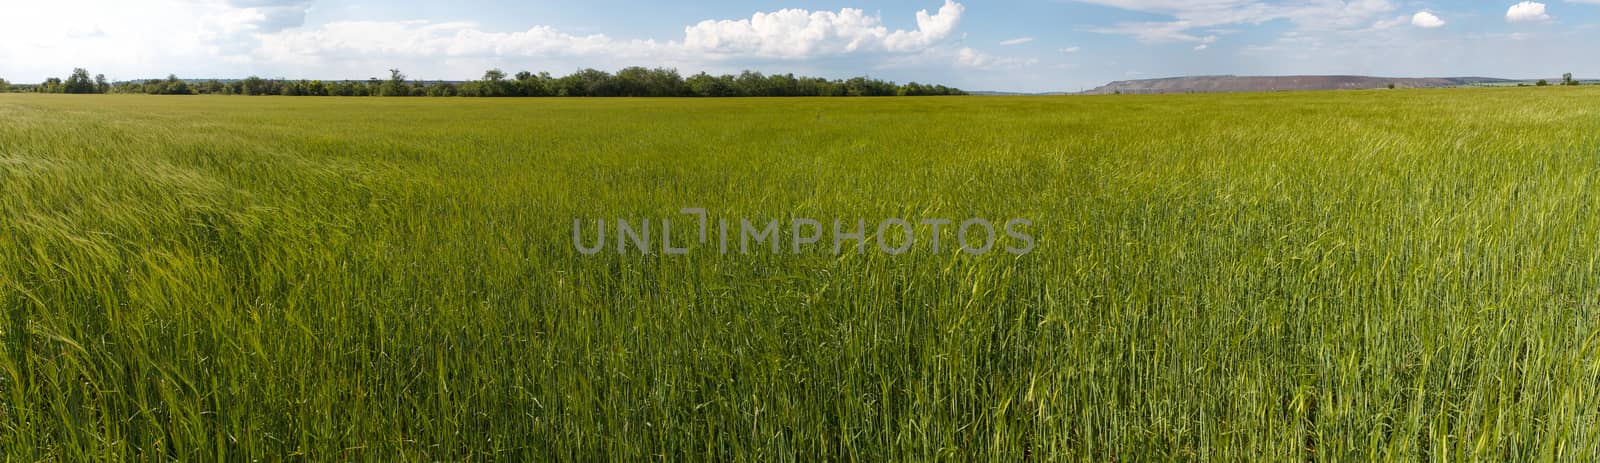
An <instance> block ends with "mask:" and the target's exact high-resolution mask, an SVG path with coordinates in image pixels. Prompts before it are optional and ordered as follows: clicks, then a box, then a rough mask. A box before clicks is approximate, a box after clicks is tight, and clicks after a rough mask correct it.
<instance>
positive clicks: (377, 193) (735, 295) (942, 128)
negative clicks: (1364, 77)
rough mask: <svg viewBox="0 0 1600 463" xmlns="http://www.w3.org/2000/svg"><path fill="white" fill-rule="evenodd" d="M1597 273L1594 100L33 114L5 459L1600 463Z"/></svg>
mask: <svg viewBox="0 0 1600 463" xmlns="http://www.w3.org/2000/svg"><path fill="white" fill-rule="evenodd" d="M691 207H703V208H705V209H706V210H707V211H708V214H709V216H710V218H711V219H712V220H716V219H718V218H752V219H757V218H760V219H777V220H780V221H783V223H789V221H791V220H792V219H794V218H798V217H811V218H816V219H819V220H823V221H824V223H828V222H831V221H832V220H833V219H836V218H838V219H844V220H847V221H854V220H855V219H865V220H866V221H867V222H868V223H869V224H875V223H877V221H879V220H882V219H884V218H890V217H902V218H906V219H907V220H910V221H912V222H915V221H916V219H917V218H926V217H947V218H953V219H956V220H957V221H960V220H962V219H965V218H969V217H982V218H988V219H990V220H994V221H996V222H997V223H999V222H1003V221H1004V220H1006V219H1009V218H1027V219H1030V220H1031V221H1032V223H1033V225H1032V227H1030V228H1029V229H1028V231H1029V232H1030V233H1031V235H1032V237H1034V238H1035V239H1036V240H1037V247H1036V248H1035V249H1033V250H1032V252H1030V253H1026V254H1023V255H1016V254H1012V253H1006V252H991V253H987V254H983V255H972V254H968V253H963V252H953V250H951V249H945V250H944V252H940V253H935V252H933V251H932V250H931V249H924V248H920V247H919V248H917V249H914V250H913V251H912V252H909V253H906V254H903V255H897V256H896V255H888V254H886V253H883V252H878V251H877V250H874V249H871V248H872V247H875V246H876V245H877V244H878V243H876V242H875V241H873V240H871V239H868V242H869V243H868V246H869V250H868V252H865V253H852V252H845V253H842V254H840V255H835V254H834V253H832V252H829V251H831V249H826V248H827V247H828V246H819V247H815V248H808V249H805V250H803V252H801V253H799V254H794V253H790V252H787V251H785V252H778V253H772V252H758V253H749V254H741V253H728V254H722V253H720V252H717V250H708V249H705V247H706V245H704V244H696V243H691V244H690V245H689V247H690V248H691V249H693V250H692V251H691V252H690V253H689V254H688V255H664V254H663V253H661V252H652V253H649V254H643V253H638V252H623V253H619V252H616V249H615V246H613V247H612V248H610V250H609V251H608V252H600V253H597V254H595V255H584V254H582V253H580V252H579V251H578V250H577V249H576V247H575V243H574V237H573V232H574V231H573V224H574V220H581V221H583V222H582V223H584V224H587V225H588V226H589V227H590V228H592V227H593V224H594V220H596V219H604V220H607V221H609V220H611V219H613V218H628V219H634V218H671V219H673V221H674V222H673V225H674V227H676V226H678V225H680V223H679V222H678V221H679V220H682V223H685V224H686V223H689V222H690V220H689V217H690V216H685V215H683V214H681V213H680V210H681V209H683V208H691ZM608 223H609V222H608ZM674 231H675V232H676V231H677V229H676V228H674ZM786 232H787V230H785V233H786ZM915 232H916V233H917V234H918V242H925V241H927V240H929V239H931V238H932V236H931V235H932V231H931V230H929V229H927V228H925V227H917V228H916V229H915ZM941 233H942V235H941V238H942V239H943V240H944V241H945V242H947V243H949V242H953V241H954V240H955V235H954V231H952V230H949V229H946V230H944V231H942V232H941ZM592 236H593V235H589V237H590V238H588V239H592ZM608 237H610V235H608ZM826 239H827V238H825V239H824V240H826ZM824 243H826V241H824ZM829 244H831V243H829ZM787 245H788V243H785V246H787ZM1597 265H1600V89H1597V88H1592V87H1574V88H1538V89H1533V88H1527V89H1518V88H1483V89H1447V90H1414V91H1399V92H1396V91H1352V92H1314V93H1278V94H1235V95H1167V96H1104V97H1038V98H985V97H950V98H896V99H872V98H838V99H806V98H794V99H732V100H729V99H667V100H658V99H589V100H571V99H523V100H496V99H455V98H440V99H403V98H396V99H330V98H316V97H304V98H277V97H261V98H250V97H156V96H128V95H95V96H70V95H21V94H3V95H0V310H3V311H4V314H3V315H4V316H3V317H0V458H3V459H6V460H17V461H37V460H56V461H85V460H100V459H148V460H183V461H205V460H224V459H226V460H250V459H263V460H269V461H271V460H276V459H286V458H287V459H309V460H323V461H325V460H377V461H398V460H400V459H405V460H509V461H525V460H531V459H550V460H562V461H571V460H616V461H644V460H661V461H682V460H694V459H707V460H733V461H741V460H759V461H772V460H775V461H884V460H891V459H894V460H942V459H948V460H954V461H1016V460H1064V461H1162V460H1168V459H1178V460H1186V459H1194V460H1214V461H1237V460H1242V459H1252V458H1254V459H1261V460H1268V461H1297V460H1306V461H1310V460H1316V461H1363V460H1413V461H1414V460H1422V461H1429V460H1431V461H1445V460H1496V461H1505V460H1519V461H1520V460H1538V461H1553V460H1593V459H1595V458H1600V267H1597Z"/></svg>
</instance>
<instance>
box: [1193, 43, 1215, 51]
mask: <svg viewBox="0 0 1600 463" xmlns="http://www.w3.org/2000/svg"><path fill="white" fill-rule="evenodd" d="M1207 48H1211V46H1210V45H1206V44H1203V43H1202V44H1199V45H1195V47H1194V51H1205V49H1207Z"/></svg>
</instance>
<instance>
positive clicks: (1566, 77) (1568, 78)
mask: <svg viewBox="0 0 1600 463" xmlns="http://www.w3.org/2000/svg"><path fill="white" fill-rule="evenodd" d="M1577 84H1578V83H1577V81H1574V80H1572V73H1570V72H1569V73H1566V74H1562V75H1561V85H1577Z"/></svg>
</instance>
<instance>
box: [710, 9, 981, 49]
mask: <svg viewBox="0 0 1600 463" xmlns="http://www.w3.org/2000/svg"><path fill="white" fill-rule="evenodd" d="M965 11H966V7H964V6H962V5H961V4H960V3H956V2H954V1H952V0H945V2H944V5H943V6H941V7H939V11H938V12H936V13H932V14H930V13H928V11H927V10H921V11H918V12H917V29H916V30H909V31H908V30H894V31H890V30H889V29H888V27H885V26H884V25H883V20H882V19H880V18H878V17H877V16H869V15H867V14H866V12H864V11H862V10H860V9H856V8H845V9H841V10H839V11H837V12H834V11H807V10H800V9H784V10H778V11H776V12H772V13H756V14H755V15H754V16H751V17H750V19H737V20H720V21H719V20H706V21H701V22H700V23H699V24H695V25H693V26H689V27H687V28H684V39H683V42H681V44H680V45H681V46H682V47H683V48H684V49H687V50H692V51H697V52H702V53H709V54H716V55H734V56H756V57H764V58H780V59H795V58H808V57H816V56H825V55H841V54H847V53H860V52H891V53H910V52H918V51H921V50H923V49H926V48H928V47H931V46H933V45H934V44H937V43H938V42H940V41H942V40H944V39H945V38H947V37H949V36H950V34H951V33H952V32H954V31H955V29H956V25H958V24H959V23H960V22H961V15H962V13H963V12H965Z"/></svg>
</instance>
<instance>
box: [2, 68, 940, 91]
mask: <svg viewBox="0 0 1600 463" xmlns="http://www.w3.org/2000/svg"><path fill="white" fill-rule="evenodd" d="M8 89H9V90H14V91H24V92H39V93H144V94H151V95H197V94H198V95H207V94H210V95H283V96H463V97H552V96H565V97H582V96H592V97H756V96H765V97H784V96H939V95H965V94H966V92H963V91H961V89H957V88H952V87H946V86H943V85H928V84H919V83H917V82H911V83H907V84H897V83H894V82H891V81H884V80H878V79H873V78H869V77H855V78H850V79H831V80H830V79H825V78H820V77H796V76H795V75H794V74H772V75H764V74H762V73H760V72H754V71H744V72H742V73H740V74H738V75H731V74H724V75H711V74H707V73H704V72H702V73H699V74H695V75H692V76H689V77H688V78H685V77H683V76H681V75H679V74H678V71H677V70H675V69H666V68H655V69H647V68H643V67H637V66H635V67H629V68H624V69H622V70H621V71H617V72H616V73H615V74H613V73H610V72H606V71H601V70H597V69H583V70H580V71H577V72H574V73H572V74H568V75H566V76H562V77H555V76H552V75H550V73H548V72H540V73H537V74H535V73H532V72H528V71H522V72H518V73H516V74H515V75H508V74H506V73H505V72H504V71H501V70H499V69H490V70H488V71H486V72H484V73H483V77H482V78H481V79H478V80H472V81H467V82H459V83H458V82H444V81H432V82H427V81H413V80H410V79H409V78H407V77H406V75H405V74H404V73H402V72H400V70H399V69H390V70H389V78H388V79H378V78H376V77H374V78H371V79H368V80H365V81H355V80H334V81H322V80H287V79H263V78H260V77H255V76H251V77H248V78H245V79H242V80H233V81H226V82H224V81H220V80H206V81H189V80H183V79H179V78H178V77H177V76H175V75H169V76H167V78H166V79H151V80H143V81H130V82H118V83H111V82H107V81H106V78H105V76H104V75H95V76H94V77H93V78H91V77H89V71H88V70H86V69H83V68H78V69H74V70H73V71H72V74H71V75H70V76H69V77H67V79H66V80H61V79H58V78H54V77H52V78H50V79H48V80H46V81H44V82H43V83H40V84H38V85H11V84H8V83H6V82H5V81H4V80H0V91H7V90H8Z"/></svg>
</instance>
